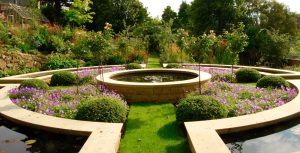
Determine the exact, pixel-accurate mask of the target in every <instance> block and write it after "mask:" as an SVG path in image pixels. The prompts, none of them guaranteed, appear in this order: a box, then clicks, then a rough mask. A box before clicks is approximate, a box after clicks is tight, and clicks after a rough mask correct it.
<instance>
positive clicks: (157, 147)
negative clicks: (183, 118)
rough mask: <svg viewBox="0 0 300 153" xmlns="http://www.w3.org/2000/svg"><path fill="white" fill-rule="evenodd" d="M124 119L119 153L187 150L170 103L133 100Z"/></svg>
mask: <svg viewBox="0 0 300 153" xmlns="http://www.w3.org/2000/svg"><path fill="white" fill-rule="evenodd" d="M127 121H128V122H127V125H126V131H125V135H124V137H123V138H122V140H121V145H120V151H119V152H120V153H188V152H190V151H189V146H188V143H187V140H186V136H184V134H183V130H182V129H181V128H180V126H179V125H178V124H177V122H176V118H175V107H174V106H173V105H172V104H158V103H135V104H132V105H131V107H130V112H129V116H128V120H127Z"/></svg>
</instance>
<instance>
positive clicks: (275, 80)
mask: <svg viewBox="0 0 300 153" xmlns="http://www.w3.org/2000/svg"><path fill="white" fill-rule="evenodd" d="M256 86H257V87H260V88H267V87H272V88H276V87H281V86H285V87H289V83H288V82H287V81H286V80H285V79H284V78H283V77H280V76H272V75H269V76H264V77H262V78H261V79H259V80H258V81H257V83H256Z"/></svg>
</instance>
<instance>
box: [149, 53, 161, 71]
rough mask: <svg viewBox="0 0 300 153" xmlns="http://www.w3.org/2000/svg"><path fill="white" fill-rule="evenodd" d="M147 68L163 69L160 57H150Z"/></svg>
mask: <svg viewBox="0 0 300 153" xmlns="http://www.w3.org/2000/svg"><path fill="white" fill-rule="evenodd" d="M147 68H162V66H161V65H160V64H159V57H158V56H155V55H150V57H149V58H148V63H147Z"/></svg>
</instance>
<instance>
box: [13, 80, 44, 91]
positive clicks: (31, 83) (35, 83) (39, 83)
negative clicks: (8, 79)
mask: <svg viewBox="0 0 300 153" xmlns="http://www.w3.org/2000/svg"><path fill="white" fill-rule="evenodd" d="M24 87H28V88H37V89H43V90H48V89H49V86H48V84H47V83H46V82H44V81H43V80H40V79H30V80H25V81H22V82H21V84H20V86H19V88H24Z"/></svg>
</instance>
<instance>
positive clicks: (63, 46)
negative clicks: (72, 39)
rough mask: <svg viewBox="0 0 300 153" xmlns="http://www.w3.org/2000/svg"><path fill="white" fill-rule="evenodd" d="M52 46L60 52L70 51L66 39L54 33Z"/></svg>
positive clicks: (51, 37) (51, 41) (51, 38)
mask: <svg viewBox="0 0 300 153" xmlns="http://www.w3.org/2000/svg"><path fill="white" fill-rule="evenodd" d="M49 39H50V44H49V45H50V46H51V48H53V49H55V51H57V52H59V53H66V52H67V51H68V43H67V42H65V41H64V39H63V38H61V37H59V36H56V35H52V36H50V38H49Z"/></svg>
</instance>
